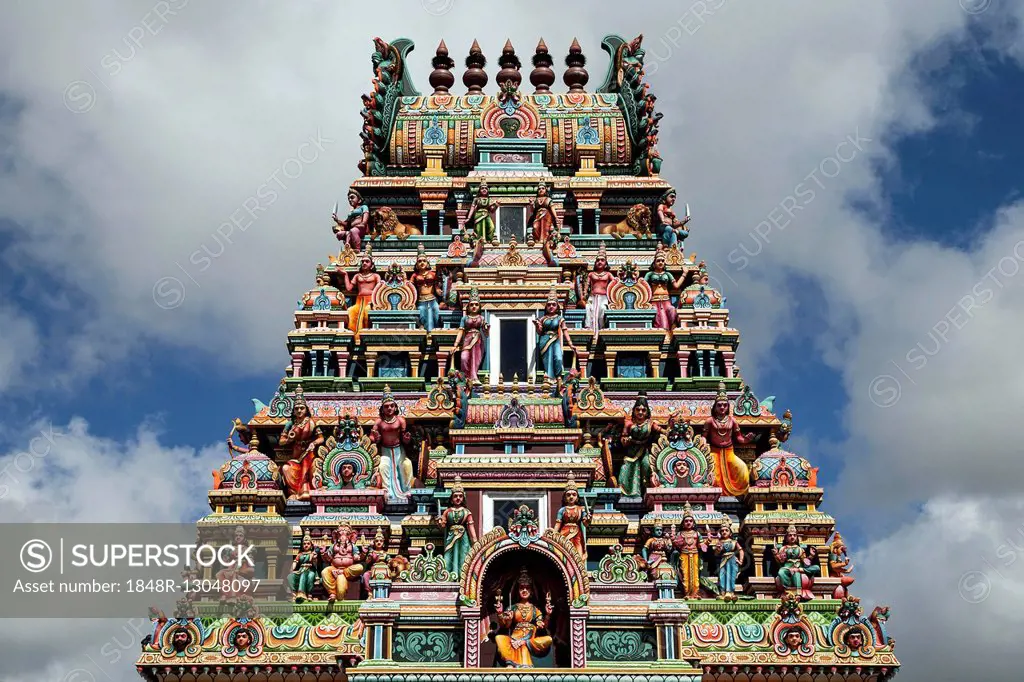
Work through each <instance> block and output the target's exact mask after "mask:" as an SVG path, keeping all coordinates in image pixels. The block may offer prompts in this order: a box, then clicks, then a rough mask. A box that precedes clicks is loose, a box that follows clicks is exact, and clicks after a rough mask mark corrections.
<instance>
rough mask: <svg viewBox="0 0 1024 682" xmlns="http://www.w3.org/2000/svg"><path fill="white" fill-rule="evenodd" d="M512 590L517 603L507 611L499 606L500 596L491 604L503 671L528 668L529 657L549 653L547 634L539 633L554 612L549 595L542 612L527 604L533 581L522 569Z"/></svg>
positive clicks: (549, 638)
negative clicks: (494, 614)
mask: <svg viewBox="0 0 1024 682" xmlns="http://www.w3.org/2000/svg"><path fill="white" fill-rule="evenodd" d="M515 591H516V595H517V600H516V602H515V603H514V604H512V605H511V607H510V608H509V609H508V610H505V607H504V604H502V599H501V595H498V596H497V598H496V603H495V611H496V615H497V619H498V626H499V628H500V629H501V630H502V631H503V632H502V633H501V634H498V635H495V637H494V643H495V644H496V645H497V648H498V656H499V657H500V658H501V661H502V663H504V664H505V667H507V668H532V667H533V656H545V655H547V653H548V651H550V650H551V642H552V639H551V635H550V634H548V635H541V634H539V633H540V632H541V631H542V630H546V629H547V621H548V619H549V618H550V617H551V614H552V613H553V612H554V606H553V605H552V603H551V595H550V594H549V595H547V600H546V602H545V604H544V610H543V611H541V610H540V609H539V608H537V606H536V605H534V603H533V602H532V601H531V597H532V596H533V581H532V580H531V579H530V574H529V573H527V571H526V568H525V567H523V568H522V569H521V570H520V571H519V579H518V580H517V581H516V585H515Z"/></svg>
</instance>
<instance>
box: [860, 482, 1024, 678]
mask: <svg viewBox="0 0 1024 682" xmlns="http://www.w3.org/2000/svg"><path fill="white" fill-rule="evenodd" d="M853 560H854V563H855V567H854V572H855V574H856V575H857V576H858V578H857V582H856V583H854V585H853V586H852V588H851V590H852V591H853V593H854V594H856V595H858V596H860V597H861V603H862V605H864V606H866V608H865V613H864V615H865V616H867V615H868V614H869V613H870V610H871V609H872V608H873V607H874V605H875V604H878V603H882V604H888V605H890V606H892V620H891V621H890V623H889V630H890V633H891V634H892V635H893V637H894V638H895V640H896V653H897V655H898V656H899V657H900V662H901V663H902V664H903V669H902V671H901V672H900V674H899V679H900V680H901V681H903V680H907V681H908V682H912V681H914V680H922V681H928V682H933V681H938V680H942V681H944V680H963V679H979V678H984V679H992V680H1010V679H1015V678H1016V676H1017V662H1018V661H1019V656H1018V655H1013V654H1012V653H1011V652H1015V651H1016V650H1017V648H1018V641H1017V640H1018V637H1017V633H1019V632H1020V630H1021V627H1022V626H1024V610H1022V608H1021V607H1022V606H1024V498H1021V497H1019V496H1017V497H1012V498H1003V499H1000V498H995V497H945V498H936V499H934V500H931V501H929V502H928V503H927V504H926V505H925V506H924V508H923V510H922V512H921V514H920V515H919V516H918V517H917V518H916V519H914V520H913V521H911V522H909V523H907V524H905V525H903V526H902V527H901V528H899V529H897V530H896V531H895V532H894V533H893V534H892V535H890V536H888V537H886V538H882V539H879V540H878V541H876V542H874V543H873V544H871V545H870V546H868V547H866V548H864V549H863V550H860V551H859V552H857V553H856V555H854V556H853ZM968 652H969V653H968Z"/></svg>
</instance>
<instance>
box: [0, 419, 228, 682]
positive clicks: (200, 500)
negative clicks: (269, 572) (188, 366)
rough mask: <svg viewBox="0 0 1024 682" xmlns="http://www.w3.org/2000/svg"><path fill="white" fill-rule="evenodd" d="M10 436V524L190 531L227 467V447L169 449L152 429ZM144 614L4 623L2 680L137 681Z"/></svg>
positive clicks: (3, 502)
mask: <svg viewBox="0 0 1024 682" xmlns="http://www.w3.org/2000/svg"><path fill="white" fill-rule="evenodd" d="M5 436H7V437H8V440H9V442H12V443H17V444H18V446H19V447H18V449H17V450H13V451H10V452H8V453H5V454H4V455H2V456H0V518H2V519H3V520H4V522H5V523H46V522H49V523H55V522H59V523H126V522H133V523H179V522H181V523H191V522H193V521H195V520H196V519H197V518H198V517H199V516H200V515H202V514H203V513H204V511H205V510H207V509H208V506H207V505H206V490H207V488H208V487H209V485H210V483H211V481H212V479H211V477H210V472H211V471H212V470H213V469H214V468H215V467H217V466H219V465H220V464H221V463H222V462H223V461H224V460H226V459H227V453H226V452H225V450H224V447H223V445H216V446H210V447H207V448H204V449H202V450H200V451H196V450H194V449H192V448H187V447H167V446H165V445H163V444H161V443H160V434H159V433H158V432H156V431H155V430H154V429H153V428H152V427H151V426H150V425H142V426H141V427H140V428H139V429H138V432H137V433H136V435H135V436H134V437H133V438H130V439H127V440H125V441H123V442H119V441H114V440H111V439H109V438H102V437H98V436H95V435H93V434H91V433H90V432H89V427H88V424H86V422H85V421H83V420H81V419H73V420H72V421H71V422H70V423H68V424H67V425H59V426H58V425H53V424H51V423H47V422H37V423H35V424H33V425H31V427H29V428H26V429H24V430H20V431H19V432H18V433H17V434H13V433H5ZM145 616H146V614H145V613H140V614H138V617H136V618H130V619H125V620H123V621H121V620H95V621H87V620H73V619H66V620H64V621H61V622H59V623H58V622H55V621H50V620H42V619H30V620H14V619H0V660H2V661H3V666H2V668H3V670H2V671H0V680H4V681H5V682H20V681H21V680H29V679H46V680H57V681H60V682H91V681H92V680H102V679H113V680H132V679H137V674H136V673H135V669H134V665H133V664H134V661H135V659H136V658H137V657H138V654H139V651H140V649H139V640H141V639H142V637H143V636H145V634H146V633H148V632H149V630H150V626H149V621H148V620H147V619H146V618H145ZM55 632H59V633H60V636H59V637H54V633H55ZM89 675H91V676H92V677H89Z"/></svg>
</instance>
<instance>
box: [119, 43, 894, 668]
mask: <svg viewBox="0 0 1024 682" xmlns="http://www.w3.org/2000/svg"><path fill="white" fill-rule="evenodd" d="M601 47H602V48H603V49H604V51H605V52H607V53H608V56H609V63H608V66H607V69H606V74H605V75H604V76H603V78H601V79H600V81H597V82H595V80H592V79H591V75H590V73H589V71H588V67H589V66H590V65H591V63H590V62H589V61H588V60H587V59H585V57H584V54H583V50H582V48H581V47H580V45H579V43H578V42H576V41H575V40H574V41H573V43H572V45H571V46H569V47H568V48H567V50H566V53H565V56H564V57H562V56H561V55H560V54H552V53H551V52H550V50H549V48H548V46H547V45H545V43H544V41H543V40H542V41H540V42H539V43H538V44H537V46H536V48H535V50H534V54H533V55H532V56H531V58H530V59H529V60H527V61H528V62H529V65H524V60H523V59H522V58H521V57H520V56H519V55H518V54H517V53H516V49H515V48H514V47H513V46H512V44H511V42H506V43H505V46H504V49H503V50H502V52H501V54H500V56H498V57H497V59H496V60H493V61H494V62H495V63H496V66H495V65H493V64H492V63H491V62H490V61H489V60H488V59H487V58H486V57H485V55H484V54H483V51H482V50H481V48H480V46H479V45H478V44H477V43H476V42H474V43H473V45H472V47H471V48H470V49H469V51H468V54H467V56H466V57H465V59H464V64H465V68H464V69H462V68H458V70H459V71H462V73H461V80H462V83H463V84H464V86H465V91H464V92H462V93H458V94H456V93H454V92H453V90H454V88H455V82H456V80H457V75H458V74H457V73H456V69H457V67H456V60H455V59H453V58H452V56H450V54H449V51H448V48H447V46H446V45H445V44H444V42H442V43H441V44H440V45H439V46H438V48H437V51H436V55H435V56H434V58H433V61H432V66H433V70H432V71H431V72H430V74H429V78H428V81H429V84H430V87H429V89H428V90H426V91H425V92H421V91H420V90H418V89H417V87H416V86H415V85H414V83H413V78H412V76H411V74H410V73H409V72H408V69H407V62H406V57H407V55H408V54H409V52H411V51H412V49H413V44H412V42H411V41H409V40H406V39H402V38H400V39H397V40H393V41H391V42H385V41H383V40H381V39H379V38H378V39H375V40H374V51H373V54H372V64H373V79H372V85H371V89H370V92H369V93H368V94H366V95H364V96H363V109H362V117H363V121H364V123H363V128H362V133H361V134H360V137H361V139H362V151H363V158H362V161H360V163H359V170H360V176H359V177H358V178H357V179H356V180H355V181H354V182H353V183H352V184H351V186H350V187H349V188H348V190H347V192H346V194H345V195H344V196H345V201H343V202H339V203H341V204H342V207H341V208H337V209H336V210H335V214H334V216H333V217H332V219H331V220H330V221H329V225H330V226H331V228H332V232H333V234H332V232H328V231H327V230H325V232H324V239H325V242H324V243H325V247H326V246H328V244H334V245H336V246H337V249H338V250H337V251H336V253H335V254H334V255H331V256H329V257H327V258H325V263H322V264H320V265H317V266H316V272H315V281H313V282H311V284H312V287H311V289H310V290H309V291H308V292H306V293H304V294H302V296H301V300H300V301H299V304H298V309H297V310H296V312H295V328H294V329H293V330H292V331H290V332H289V333H288V338H287V345H288V351H289V354H290V364H289V365H288V367H287V369H286V371H285V375H284V377H283V379H282V381H281V384H280V386H279V387H278V388H277V392H276V394H273V396H272V398H271V399H270V401H269V403H266V404H265V403H263V402H261V401H259V400H255V401H254V403H255V404H256V406H257V411H256V413H255V414H254V415H252V416H251V417H250V418H249V419H248V420H247V421H243V420H236V422H235V428H233V429H232V434H231V435H230V436H229V451H230V459H229V460H228V461H227V462H226V463H225V464H224V466H223V467H222V468H221V469H219V470H218V471H215V472H214V488H213V490H211V491H210V494H209V497H210V506H211V513H210V514H209V515H208V516H206V517H204V518H203V519H202V520H201V521H200V522H199V526H200V533H202V532H205V531H204V529H207V530H209V529H229V530H234V531H235V532H236V533H240V534H246V533H247V534H248V537H249V538H250V540H252V541H253V542H256V543H258V544H259V543H262V544H261V545H260V547H261V550H260V551H261V552H262V553H261V557H262V559H261V560H260V561H259V562H258V563H257V565H256V566H255V568H254V569H251V570H249V571H245V570H242V569H239V570H237V571H227V572H225V570H221V571H219V572H217V573H216V574H213V573H212V572H211V571H210V570H209V569H207V571H206V573H205V574H196V575H193V576H192V578H194V579H196V580H198V581H199V582H200V583H202V584H205V585H206V586H207V587H208V588H209V589H208V590H207V591H206V592H202V591H200V592H198V593H195V594H192V593H190V594H186V595H183V596H181V598H180V600H179V602H178V606H177V608H176V609H175V611H174V613H173V615H165V614H162V613H161V614H159V616H158V617H156V618H154V623H153V632H152V635H151V637H150V638H148V639H147V641H146V643H145V644H144V646H143V651H142V655H141V657H140V658H139V660H138V662H137V666H138V671H139V673H140V674H141V676H142V677H143V678H144V679H146V680H154V681H156V680H159V681H160V682H236V681H241V680H245V681H247V682H256V681H261V682H277V681H281V682H327V681H336V680H351V682H389V681H396V682H490V681H491V680H497V681H502V682H504V681H506V680H508V681H509V682H527V681H528V680H534V679H550V680H558V681H560V682H562V681H564V682H587V681H590V680H593V681H594V682H611V681H613V680H619V679H622V680H627V679H628V680H631V681H632V682H692V681H697V680H704V681H706V682H732V681H735V682H740V681H743V682H840V681H843V682H853V681H857V682H866V681H868V680H872V681H881V680H888V679H890V678H892V677H893V675H895V673H896V672H897V670H898V668H899V662H898V661H897V659H896V657H895V656H894V654H893V640H892V639H891V638H890V637H889V636H888V634H887V631H886V619H887V616H888V609H887V608H884V607H878V608H875V609H874V610H873V611H871V612H870V614H869V615H865V613H864V610H863V608H864V607H862V606H861V605H860V603H859V600H858V599H857V598H856V597H853V596H851V594H850V591H849V590H850V587H851V584H852V583H853V582H854V579H853V577H852V576H851V575H850V574H849V568H848V566H849V559H848V558H847V557H846V548H845V547H844V545H843V541H842V538H841V537H840V535H839V533H838V532H837V530H836V527H835V520H834V519H833V518H832V517H831V516H829V515H828V514H827V513H825V512H824V511H822V510H821V508H820V505H821V502H822V496H823V491H822V489H821V488H819V487H818V485H817V476H816V474H817V469H816V468H815V467H814V466H813V465H812V462H811V461H809V460H808V459H806V458H805V457H803V456H801V455H798V454H794V453H792V452H789V451H787V450H785V449H784V446H785V443H786V441H787V439H788V437H789V435H790V432H791V428H792V420H791V417H790V414H789V413H788V412H786V413H784V414H783V415H782V416H781V417H778V416H776V414H775V413H774V412H773V405H772V404H771V401H764V402H762V401H759V400H758V398H757V397H755V394H754V392H753V389H752V387H750V386H748V385H746V384H745V383H744V381H743V378H742V377H741V376H740V372H739V368H738V367H737V366H736V364H735V360H734V359H735V353H736V348H737V345H738V343H739V332H738V331H737V330H736V329H734V328H732V327H731V326H730V323H729V311H728V308H727V306H726V299H725V297H724V295H723V293H722V292H721V291H718V290H716V289H715V288H714V287H712V286H711V284H710V283H709V279H708V273H707V271H706V268H705V265H704V263H703V262H702V261H699V260H698V259H697V256H696V255H695V254H692V253H691V254H690V255H687V254H686V252H685V251H684V244H685V243H686V242H687V241H688V240H691V239H699V237H700V233H701V230H702V229H703V228H702V227H701V225H700V224H699V220H694V221H692V222H691V220H690V215H689V209H688V208H687V204H686V203H685V202H684V201H682V197H680V196H677V192H676V190H675V189H673V187H672V186H671V185H669V184H668V183H667V182H666V181H665V180H664V179H662V177H661V175H660V171H661V157H660V156H659V153H658V147H657V144H658V126H659V122H660V119H661V117H662V114H661V113H659V112H658V111H657V107H656V97H655V95H654V94H652V93H651V92H649V89H648V84H647V83H645V81H644V70H643V64H644V50H643V48H642V46H641V37H637V38H636V39H634V40H632V41H627V40H624V39H622V38H620V37H618V36H614V35H613V36H608V37H606V38H605V39H604V40H603V41H602V44H601ZM556 62H564V64H565V66H564V68H563V69H560V70H561V80H562V83H563V84H564V87H562V86H557V88H556V84H555V83H556V80H557V75H558V74H557V73H556V67H555V63H556ZM527 69H528V71H527ZM491 81H493V87H488V85H489V83H490V82H491ZM691 232H692V233H693V236H692V237H691ZM332 237H334V238H332ZM310 265H311V269H312V265H313V264H312V263H311V264H310ZM282 528H287V529H290V532H286V533H285V537H290V538H291V540H290V542H288V541H285V542H284V544H286V545H288V546H286V547H275V546H273V542H272V541H271V540H269V539H267V538H270V537H271V536H270V531H271V530H274V529H276V530H278V531H280V530H281V529H282ZM236 529H237V530H236ZM264 531H265V533H264ZM203 581H206V582H205V583H203ZM254 583H258V585H255V584H254ZM250 585H252V587H251V589H250Z"/></svg>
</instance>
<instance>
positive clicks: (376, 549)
mask: <svg viewBox="0 0 1024 682" xmlns="http://www.w3.org/2000/svg"><path fill="white" fill-rule="evenodd" d="M390 562H391V554H390V553H389V552H388V541H387V538H386V537H384V529H383V528H381V527H380V526H377V532H376V533H374V535H373V542H372V543H371V544H370V546H369V548H364V549H363V566H364V567H365V569H366V570H365V571H363V576H362V582H363V589H364V590H366V594H368V595H370V594H373V592H372V591H371V590H370V581H371V580H373V567H374V566H376V565H377V564H383V565H384V566H389V564H390Z"/></svg>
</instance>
